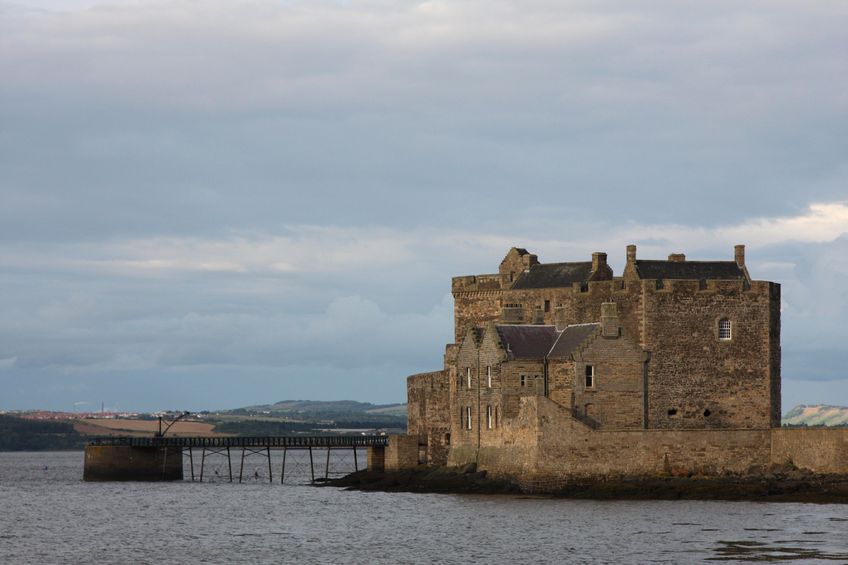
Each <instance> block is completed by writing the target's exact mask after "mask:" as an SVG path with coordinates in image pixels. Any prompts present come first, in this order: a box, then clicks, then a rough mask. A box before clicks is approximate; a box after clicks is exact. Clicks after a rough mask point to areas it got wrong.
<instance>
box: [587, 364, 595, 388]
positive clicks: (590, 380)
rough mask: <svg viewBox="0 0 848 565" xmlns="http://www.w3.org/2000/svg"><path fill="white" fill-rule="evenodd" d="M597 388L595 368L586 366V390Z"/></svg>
mask: <svg viewBox="0 0 848 565" xmlns="http://www.w3.org/2000/svg"><path fill="white" fill-rule="evenodd" d="M594 386H595V367H594V365H586V388H593V387H594Z"/></svg>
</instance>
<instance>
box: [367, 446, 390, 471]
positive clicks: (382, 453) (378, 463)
mask: <svg viewBox="0 0 848 565" xmlns="http://www.w3.org/2000/svg"><path fill="white" fill-rule="evenodd" d="M385 469H386V448H385V447H383V446H381V445H380V446H375V445H372V446H369V447H368V470H369V471H384V470H385Z"/></svg>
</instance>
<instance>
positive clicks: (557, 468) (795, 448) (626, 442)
mask: <svg viewBox="0 0 848 565" xmlns="http://www.w3.org/2000/svg"><path fill="white" fill-rule="evenodd" d="M790 461H791V462H792V463H793V464H794V465H795V466H797V467H799V468H805V469H809V470H811V471H814V472H817V473H848V429H709V430H598V431H595V430H592V429H590V428H588V427H587V426H585V425H584V424H583V423H582V422H580V421H578V420H575V419H574V418H572V417H571V415H570V413H569V412H568V411H567V410H566V409H565V408H563V407H562V406H560V405H558V404H557V403H555V402H553V401H551V400H550V399H547V398H544V397H527V398H524V399H522V405H521V409H520V412H519V415H518V417H517V418H515V419H514V420H511V421H508V422H505V423H504V429H503V432H502V433H501V434H500V441H498V442H497V443H495V442H491V443H488V444H487V445H483V446H481V448H480V449H479V450H477V449H474V448H472V447H468V446H466V447H463V448H453V449H451V453H450V457H449V464H450V465H454V466H461V465H464V464H467V463H472V462H473V463H477V465H478V468H479V469H481V470H485V471H487V472H489V473H490V474H491V475H492V476H495V477H511V478H513V479H517V480H519V482H520V481H525V482H528V483H534V482H536V483H540V484H547V483H551V484H554V483H557V484H559V483H561V482H562V481H569V480H575V479H584V478H602V477H645V476H668V475H671V476H692V475H699V476H720V475H724V474H728V473H732V474H736V475H746V474H756V473H760V472H763V471H764V470H765V469H766V468H767V467H768V466H770V465H772V464H783V463H786V462H790Z"/></svg>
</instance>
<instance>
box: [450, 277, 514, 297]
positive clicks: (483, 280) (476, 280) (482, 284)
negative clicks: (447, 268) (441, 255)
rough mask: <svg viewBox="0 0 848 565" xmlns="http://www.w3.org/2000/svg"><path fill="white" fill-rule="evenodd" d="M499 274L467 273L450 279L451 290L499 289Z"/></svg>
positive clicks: (454, 291) (455, 291)
mask: <svg viewBox="0 0 848 565" xmlns="http://www.w3.org/2000/svg"><path fill="white" fill-rule="evenodd" d="M501 287H502V286H501V275H467V276H463V277H453V278H452V279H451V292H452V293H453V294H457V293H460V292H478V291H481V290H483V291H485V290H501Z"/></svg>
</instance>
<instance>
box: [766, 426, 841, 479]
mask: <svg viewBox="0 0 848 565" xmlns="http://www.w3.org/2000/svg"><path fill="white" fill-rule="evenodd" d="M771 436H772V441H771V460H772V462H773V463H785V462H792V463H793V464H794V465H795V466H796V467H800V468H803V469H810V470H811V471H815V472H816V473H846V474H848V428H780V429H774V430H772V431H771Z"/></svg>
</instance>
